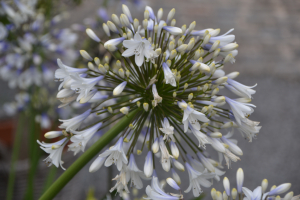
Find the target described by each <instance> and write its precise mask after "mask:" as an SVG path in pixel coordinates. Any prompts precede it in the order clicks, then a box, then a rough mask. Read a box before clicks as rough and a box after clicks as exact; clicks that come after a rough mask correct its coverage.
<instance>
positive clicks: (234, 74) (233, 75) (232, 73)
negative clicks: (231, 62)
mask: <svg viewBox="0 0 300 200" xmlns="http://www.w3.org/2000/svg"><path fill="white" fill-rule="evenodd" d="M238 75H240V72H231V73H229V74H227V75H226V76H227V77H228V78H230V79H234V78H236V77H237V76H238Z"/></svg>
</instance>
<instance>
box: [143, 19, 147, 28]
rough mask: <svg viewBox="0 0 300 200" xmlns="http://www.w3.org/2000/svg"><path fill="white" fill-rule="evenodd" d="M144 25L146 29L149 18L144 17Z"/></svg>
mask: <svg viewBox="0 0 300 200" xmlns="http://www.w3.org/2000/svg"><path fill="white" fill-rule="evenodd" d="M143 27H144V29H145V30H147V27H148V19H144V20H143Z"/></svg>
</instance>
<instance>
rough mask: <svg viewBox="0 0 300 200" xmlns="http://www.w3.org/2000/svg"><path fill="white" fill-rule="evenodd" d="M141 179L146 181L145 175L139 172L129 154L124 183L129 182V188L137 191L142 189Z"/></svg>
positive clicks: (132, 156)
mask: <svg viewBox="0 0 300 200" xmlns="http://www.w3.org/2000/svg"><path fill="white" fill-rule="evenodd" d="M141 178H143V179H147V177H146V176H145V174H144V173H143V172H142V171H141V170H139V168H138V167H137V165H136V162H135V159H134V155H133V154H131V155H130V158H129V163H128V166H127V173H126V182H128V181H129V180H131V185H130V186H131V187H132V186H135V188H137V189H142V188H143V182H142V180H141Z"/></svg>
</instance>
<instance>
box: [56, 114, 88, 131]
mask: <svg viewBox="0 0 300 200" xmlns="http://www.w3.org/2000/svg"><path fill="white" fill-rule="evenodd" d="M90 113H91V109H89V110H87V111H85V112H84V113H82V114H81V115H78V116H76V117H73V118H71V119H64V120H63V119H60V120H59V121H60V122H62V124H61V125H60V126H59V128H61V129H66V131H70V130H77V128H79V126H80V125H81V123H82V122H83V120H85V119H86V118H87V117H88V116H89V115H90Z"/></svg>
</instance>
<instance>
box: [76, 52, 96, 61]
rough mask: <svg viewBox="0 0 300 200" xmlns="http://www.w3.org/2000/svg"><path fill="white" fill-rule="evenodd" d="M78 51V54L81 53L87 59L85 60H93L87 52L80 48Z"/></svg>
mask: <svg viewBox="0 0 300 200" xmlns="http://www.w3.org/2000/svg"><path fill="white" fill-rule="evenodd" d="M79 52H80V55H81V56H82V57H83V58H85V59H87V60H89V61H92V60H93V58H92V57H91V56H90V54H88V52H86V51H85V50H80V51H79Z"/></svg>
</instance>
